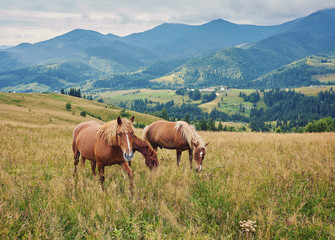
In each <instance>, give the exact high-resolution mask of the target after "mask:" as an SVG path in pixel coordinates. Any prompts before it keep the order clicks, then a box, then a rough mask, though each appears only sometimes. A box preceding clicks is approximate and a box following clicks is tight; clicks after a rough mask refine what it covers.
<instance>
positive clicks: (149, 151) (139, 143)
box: [81, 135, 159, 176]
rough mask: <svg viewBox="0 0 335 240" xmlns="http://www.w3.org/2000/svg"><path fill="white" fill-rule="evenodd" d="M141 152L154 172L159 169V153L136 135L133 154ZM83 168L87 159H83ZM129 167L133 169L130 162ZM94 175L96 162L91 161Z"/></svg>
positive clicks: (134, 136)
mask: <svg viewBox="0 0 335 240" xmlns="http://www.w3.org/2000/svg"><path fill="white" fill-rule="evenodd" d="M136 151H138V152H140V153H141V154H142V155H143V156H144V158H145V164H146V165H147V166H148V168H150V170H152V169H153V168H155V167H158V165H159V163H158V159H157V152H156V151H155V150H154V149H153V148H152V147H151V145H150V143H149V142H148V141H143V140H142V139H140V138H138V137H137V136H136V135H133V152H134V153H135V152H136ZM81 160H82V161H81V164H82V166H84V165H85V160H86V159H85V158H81ZM128 165H129V167H131V162H128ZM91 168H92V173H93V175H94V176H95V168H96V162H95V161H91Z"/></svg>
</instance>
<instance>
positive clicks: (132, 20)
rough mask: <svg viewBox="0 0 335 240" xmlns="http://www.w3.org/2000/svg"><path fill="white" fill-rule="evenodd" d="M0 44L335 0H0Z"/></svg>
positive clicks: (271, 15) (260, 15) (261, 14)
mask: <svg viewBox="0 0 335 240" xmlns="http://www.w3.org/2000/svg"><path fill="white" fill-rule="evenodd" d="M0 6H1V8H0V46H1V45H17V44H19V43H22V42H29V43H35V42H39V41H43V40H47V39H50V38H53V37H56V36H59V35H61V34H64V33H66V32H69V31H71V30H73V29H76V28H82V29H89V30H95V31H98V32H100V33H102V34H107V33H112V34H116V35H119V36H125V35H128V34H131V33H134V32H142V31H145V30H148V29H151V28H153V27H155V26H157V25H160V24H162V23H185V24H190V25H200V24H203V23H206V22H209V21H211V20H214V19H219V18H220V19H224V20H227V21H230V22H233V23H238V24H255V25H274V24H280V23H283V22H286V21H289V20H293V19H295V18H298V17H303V16H306V15H308V14H310V13H313V12H315V11H318V10H321V9H324V8H330V7H335V1H334V0H169V1H167V0H164V1H163V0H71V1H69V0H52V1H51V0H29V1H25V0H10V1H8V0H0Z"/></svg>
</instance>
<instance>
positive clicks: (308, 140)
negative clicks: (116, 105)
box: [0, 104, 335, 239]
mask: <svg viewBox="0 0 335 240" xmlns="http://www.w3.org/2000/svg"><path fill="white" fill-rule="evenodd" d="M1 106H2V107H3V108H4V106H8V105H6V104H3V105H1ZM17 108H18V107H16V106H14V107H13V112H16V111H17ZM1 111H2V113H3V111H4V110H1ZM27 112H28V111H27ZM56 112H57V111H56V110H55V112H54V113H51V112H48V113H49V114H56ZM25 114H26V113H22V115H23V116H25V117H23V118H22V119H24V121H22V120H20V119H17V118H14V117H13V118H11V119H9V118H8V119H7V120H6V117H5V116H4V114H2V115H1V122H0V143H1V144H0V238H1V239H82V238H88V239H140V238H142V239H252V238H255V239H279V238H280V239H334V238H335V227H334V220H335V208H334V203H335V189H334V188H335V186H334V183H335V179H334V176H335V134H334V133H322V134H273V133H227V132H223V133H211V132H200V135H201V136H202V138H203V140H204V141H205V142H207V141H211V142H210V144H209V145H208V146H207V154H206V157H205V161H204V163H203V171H202V172H201V173H200V174H198V173H196V172H195V171H194V170H190V169H189V163H188V154H187V153H186V152H184V153H183V154H182V160H181V166H180V167H179V168H178V167H177V166H176V154H175V152H174V151H170V150H159V151H158V157H159V161H160V167H159V169H158V170H157V171H153V172H150V170H149V169H148V168H147V167H146V166H145V164H144V159H143V157H142V156H141V155H140V154H139V153H136V154H135V157H134V159H133V163H132V169H133V170H134V171H135V172H134V195H133V197H131V194H130V192H129V189H128V186H129V181H128V179H127V174H125V173H123V172H122V170H121V167H119V166H111V167H106V169H105V176H106V180H105V183H104V186H105V189H106V191H105V192H103V191H102V190H101V188H100V184H99V179H98V177H93V176H92V173H91V170H90V166H89V165H90V164H89V163H86V166H85V168H84V169H81V168H79V170H78V175H77V177H76V178H73V176H72V174H73V154H72V149H71V141H72V131H73V129H74V127H75V126H76V124H77V123H79V122H80V121H85V120H87V119H83V118H80V117H79V116H78V115H72V114H70V115H67V118H66V119H65V120H62V119H60V120H58V121H52V122H48V121H44V120H43V119H42V120H41V121H39V120H38V118H36V119H34V120H31V121H29V116H28V115H25ZM7 115H9V113H7ZM48 118H49V117H48ZM52 119H54V118H52ZM141 134H142V130H140V129H137V130H136V135H137V136H141ZM193 166H194V163H193ZM243 220H252V221H256V223H255V224H256V225H257V227H255V232H254V233H249V234H247V233H245V232H243V231H242V229H241V227H240V223H239V222H240V221H243Z"/></svg>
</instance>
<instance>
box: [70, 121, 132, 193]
mask: <svg viewBox="0 0 335 240" xmlns="http://www.w3.org/2000/svg"><path fill="white" fill-rule="evenodd" d="M133 121H134V117H132V118H131V119H130V120H128V119H126V118H122V119H121V118H120V117H118V118H117V119H116V120H113V121H110V122H108V123H106V124H104V125H101V124H100V123H98V122H95V121H88V122H83V123H80V124H79V125H78V126H77V127H76V128H75V130H74V132H73V142H72V149H73V153H74V173H73V174H74V175H75V173H76V171H77V165H78V163H79V156H81V157H82V159H83V161H85V159H89V160H91V162H92V163H91V166H92V171H95V167H96V165H98V171H99V176H100V183H101V188H102V189H104V187H103V182H104V180H105V174H104V170H105V166H110V165H114V164H119V165H120V166H121V167H122V168H123V169H124V170H126V171H127V173H128V176H129V181H130V186H129V188H130V190H131V191H132V188H133V170H132V169H131V168H130V167H129V165H128V162H130V161H131V159H132V158H133V155H134V154H133V149H132V145H133V135H134V126H133Z"/></svg>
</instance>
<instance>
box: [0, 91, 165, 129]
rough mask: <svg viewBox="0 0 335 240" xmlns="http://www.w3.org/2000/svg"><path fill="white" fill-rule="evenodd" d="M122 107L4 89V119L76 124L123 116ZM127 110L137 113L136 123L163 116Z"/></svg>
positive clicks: (0, 111)
mask: <svg viewBox="0 0 335 240" xmlns="http://www.w3.org/2000/svg"><path fill="white" fill-rule="evenodd" d="M66 103H71V110H70V111H67V110H66V109H65V105H66ZM82 111H85V112H86V113H87V115H86V117H83V116H81V115H80V113H81V112H82ZM120 111H121V109H120V108H118V107H114V106H112V105H106V104H103V103H99V102H96V101H89V100H85V99H81V98H76V97H71V96H67V95H61V94H54V93H48V94H38V93H29V94H25V93H0V120H1V122H8V121H9V122H20V123H22V124H41V125H51V126H54V125H63V124H64V125H69V124H71V125H75V124H78V123H80V122H84V121H89V120H96V121H100V119H101V120H104V121H108V120H112V119H115V118H117V116H120ZM126 113H127V114H129V117H130V116H132V115H133V116H135V122H136V123H142V124H145V125H148V124H150V123H151V122H153V121H157V120H158V119H159V118H157V117H154V116H150V115H147V114H142V113H137V112H133V111H126ZM98 118H99V119H98Z"/></svg>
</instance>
